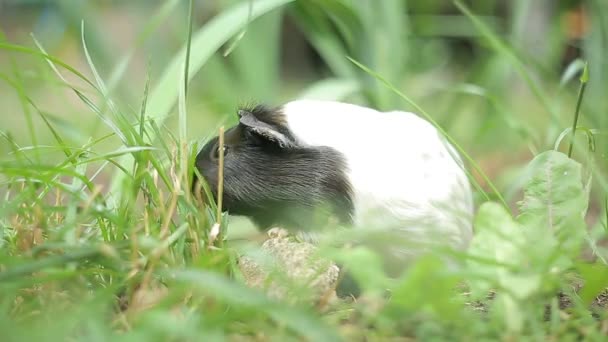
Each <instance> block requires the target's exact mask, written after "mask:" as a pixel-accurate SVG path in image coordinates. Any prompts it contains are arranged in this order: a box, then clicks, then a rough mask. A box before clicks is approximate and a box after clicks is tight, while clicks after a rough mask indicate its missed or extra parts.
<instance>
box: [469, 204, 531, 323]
mask: <svg viewBox="0 0 608 342" xmlns="http://www.w3.org/2000/svg"><path fill="white" fill-rule="evenodd" d="M475 228H476V234H475V236H474V238H473V241H472V242H471V246H470V249H469V254H470V256H471V257H472V258H471V259H470V260H469V262H468V266H469V269H470V271H471V272H472V273H473V274H476V275H477V277H476V278H474V279H472V280H471V281H470V282H469V285H470V287H471V291H472V294H473V297H477V298H479V297H484V296H486V295H487V293H488V291H489V290H491V289H495V290H497V292H498V294H499V296H498V298H497V301H496V302H495V304H494V305H495V308H494V309H495V312H494V313H495V314H496V315H498V317H499V318H502V319H503V320H504V324H505V325H506V326H507V328H508V329H509V330H510V331H512V332H518V331H520V330H521V329H522V326H523V323H524V322H523V317H522V316H521V312H522V310H523V306H524V305H525V301H526V300H527V299H529V298H531V297H532V296H533V295H534V294H536V293H538V292H539V291H540V290H541V286H542V277H541V274H540V273H539V272H531V270H530V266H529V264H530V260H529V256H528V255H527V251H528V250H529V248H528V247H529V246H528V241H527V237H526V234H525V232H524V227H523V226H521V225H520V224H519V223H517V222H516V221H515V220H514V219H513V218H512V217H511V214H509V213H508V212H507V210H506V209H505V208H504V207H503V206H501V205H499V204H498V203H493V202H486V203H484V204H482V206H481V207H480V208H479V212H478V214H477V217H476V220H475Z"/></svg>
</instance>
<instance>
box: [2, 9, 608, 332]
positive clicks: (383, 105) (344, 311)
mask: <svg viewBox="0 0 608 342" xmlns="http://www.w3.org/2000/svg"><path fill="white" fill-rule="evenodd" d="M192 5H193V7H191V8H190V7H189V3H188V2H179V1H154V2H143V1H139V2H137V1H134V2H130V3H129V4H118V3H110V2H95V1H89V2H80V3H79V4H78V5H76V6H74V4H72V3H71V2H70V1H58V2H45V1H27V2H25V1H5V2H4V3H0V8H1V10H0V28H1V32H0V33H1V34H0V94H2V96H1V97H0V104H1V105H2V108H3V111H4V113H5V114H3V116H2V118H1V119H0V120H2V121H1V125H0V153H1V156H2V157H0V198H2V200H0V203H1V204H0V308H1V310H0V329H1V330H2V331H3V339H6V340H30V339H34V338H37V339H44V340H65V339H66V337H67V336H69V337H70V338H73V339H78V340H80V339H83V340H84V339H87V340H88V339H93V338H94V339H100V340H106V339H119V340H129V341H131V340H146V341H149V340H163V341H164V340H173V339H184V340H197V339H200V337H201V336H205V338H206V339H210V340H223V339H226V338H229V337H230V338H233V339H236V338H239V337H240V338H243V339H254V338H255V339H258V340H271V339H274V340H295V339H300V338H303V339H308V340H315V341H316V340H319V341H322V340H338V339H341V338H342V339H345V340H349V339H360V338H361V336H366V337H367V338H368V339H369V340H385V339H387V338H390V337H395V336H406V337H415V338H418V339H427V338H440V339H450V340H452V339H477V338H485V339H520V338H529V339H572V338H579V339H580V338H583V339H589V340H598V339H599V340H601V338H602V337H601V335H602V334H604V335H605V334H606V333H607V332H606V331H605V326H606V322H607V321H606V319H608V317H607V316H606V312H605V308H603V309H601V308H600V309H597V308H596V309H591V310H590V309H589V308H588V304H589V303H590V302H591V301H592V298H594V297H595V296H596V295H597V294H598V293H599V292H601V291H602V290H603V289H605V288H606V286H608V277H607V276H606V274H608V273H606V265H605V262H604V260H606V258H607V257H608V255H607V251H606V248H605V247H604V244H603V241H604V240H605V238H606V232H607V231H608V230H606V227H608V222H605V221H606V219H608V211H607V210H608V208H606V207H605V203H606V202H605V199H606V196H607V193H608V186H607V184H608V181H607V179H608V157H607V153H608V142H607V140H606V139H607V137H608V119H607V118H608V117H607V116H606V111H607V110H608V98H607V97H606V96H605V95H604V94H605V92H606V89H608V65H607V64H606V60H608V58H607V57H608V56H606V53H607V51H608V49H607V46H608V5H607V4H606V3H605V1H602V0H587V1H559V2H551V1H538V2H530V1H525V0H516V1H511V2H502V1H494V0H490V1H481V0H477V1H467V2H466V5H465V4H464V2H463V3H461V2H458V1H457V2H455V3H449V2H444V1H425V2H414V1H400V0H387V1H382V2H377V1H373V0H360V1H356V2H354V1H346V0H328V1H321V0H310V1H290V0H264V1H254V2H250V1H236V0H222V1H194V2H192ZM2 6H4V7H2ZM189 23H192V35H191V36H190V35H189V30H190V28H189ZM30 32H31V33H33V37H34V38H35V39H36V41H34V39H32V36H31V35H30ZM186 47H190V49H189V51H190V54H189V56H190V57H189V61H188V62H185V61H186V60H187V58H186V56H187V54H186V50H187V49H186ZM226 54H227V56H226ZM347 57H351V58H352V59H353V60H356V61H358V62H360V63H361V64H362V65H363V66H364V67H365V68H367V72H366V70H365V68H363V69H361V68H359V67H358V66H357V65H355V64H353V63H352V62H351V61H350V60H349V59H348V58H347ZM583 61H586V62H588V65H589V77H590V78H589V84H588V86H587V91H586V93H585V96H584V98H583V100H582V103H581V111H580V119H579V125H578V126H579V129H583V130H585V131H586V132H594V133H593V134H594V140H593V141H594V142H595V144H594V147H595V150H593V151H591V150H590V148H589V144H588V143H587V141H586V140H585V139H586V138H585V136H584V134H577V137H576V140H575V145H574V146H575V150H574V159H575V160H577V161H579V162H580V163H577V162H576V161H570V160H566V159H564V158H562V157H563V156H562V155H559V154H551V153H548V152H545V151H547V150H550V149H553V146H554V145H555V143H556V140H559V139H561V138H560V135H561V136H562V137H568V135H567V134H568V132H567V131H566V130H567V129H570V131H572V128H571V127H570V126H571V125H572V120H573V116H574V110H575V105H576V100H577V89H578V86H579V84H578V82H577V80H578V76H579V74H580V72H581V71H582V68H581V65H582V64H583ZM374 74H376V75H377V76H379V77H374ZM384 81H387V82H389V83H390V85H392V86H394V89H391V87H390V86H389V87H387V86H386V84H385V82H384ZM186 88H187V89H186ZM399 93H401V94H399ZM402 95H406V97H407V98H409V99H413V101H407V102H404V101H403V100H402V98H403V97H404V96H402ZM294 97H309V98H311V97H312V98H325V99H338V100H346V101H350V102H354V103H360V104H365V105H369V106H373V107H376V108H380V109H392V108H400V109H405V110H414V109H416V111H417V112H419V109H420V108H422V109H424V111H425V112H426V113H428V114H429V115H430V116H431V117H432V118H433V119H434V120H435V121H436V122H437V124H438V125H440V126H441V127H443V128H444V129H445V131H446V132H447V133H448V134H449V135H450V136H451V137H452V138H453V139H454V141H456V142H457V143H458V144H459V145H460V146H461V147H462V148H463V150H464V151H465V152H466V154H468V155H470V156H471V158H472V160H474V161H475V162H476V163H477V164H478V165H479V166H480V171H479V172H475V173H473V177H475V180H476V181H477V182H478V183H479V186H480V191H478V192H477V198H476V201H477V203H478V204H480V205H481V204H482V202H486V198H485V197H484V196H482V195H483V191H488V190H489V189H490V188H491V184H494V185H495V187H496V191H495V194H494V195H491V196H490V198H489V199H490V200H498V199H500V198H503V197H504V199H505V200H506V201H507V204H508V205H509V206H510V207H511V211H510V212H508V211H507V210H504V209H497V208H496V207H493V206H492V204H488V203H485V204H483V205H482V208H483V210H481V213H480V214H479V216H478V218H477V220H478V228H479V229H481V231H483V233H482V234H480V236H481V237H479V240H478V241H477V242H476V243H477V245H476V246H478V248H477V249H474V250H473V251H471V252H470V253H471V254H470V255H469V254H467V255H461V256H459V258H461V259H462V261H465V262H468V266H467V267H465V268H464V269H463V270H462V271H461V272H455V273H452V272H446V270H445V268H444V266H443V265H442V263H441V262H439V261H438V260H437V259H435V258H433V257H432V256H430V257H429V258H425V259H423V260H421V261H420V262H419V263H417V264H416V265H414V267H413V268H412V269H411V270H410V271H409V272H408V273H407V274H405V275H404V276H403V277H401V278H399V279H396V280H393V281H392V282H388V281H385V280H386V279H384V277H385V275H384V274H383V273H382V272H381V271H380V270H377V269H376V268H377V267H376V263H375V259H374V256H373V255H370V254H369V253H367V252H366V251H363V250H357V251H354V252H352V253H351V254H348V253H349V252H348V251H343V250H340V251H334V252H333V253H335V255H336V257H337V258H338V259H341V260H347V261H348V260H350V261H351V262H352V263H353V264H354V265H355V266H356V265H361V267H362V268H363V269H362V270H361V272H360V273H359V275H358V276H360V277H362V278H363V279H364V280H365V279H368V280H369V281H368V282H366V286H365V289H366V293H367V294H368V295H369V297H364V298H363V299H361V300H360V301H359V302H355V303H341V304H339V305H338V306H337V307H333V308H331V309H329V310H328V311H326V312H324V313H323V314H322V315H320V314H318V313H316V312H314V311H313V309H312V308H311V306H310V305H306V304H307V303H300V304H296V305H288V304H286V303H283V302H277V301H274V300H271V299H269V298H267V297H265V296H264V295H263V294H261V293H259V292H257V291H255V290H252V289H249V288H246V287H245V286H244V285H243V284H242V283H241V282H240V280H239V279H238V276H237V274H238V269H237V267H236V265H235V258H236V256H237V255H238V254H239V253H240V252H242V251H244V250H246V249H247V248H251V247H252V246H251V243H244V242H243V241H239V240H238V238H239V237H242V236H244V237H247V238H251V236H252V235H254V232H253V231H252V229H251V226H250V224H249V223H248V222H246V221H244V220H242V219H232V218H230V222H228V219H229V218H228V217H227V216H223V217H222V218H221V219H220V221H221V222H222V233H223V234H227V238H228V240H227V241H226V244H225V245H223V246H222V248H215V246H210V245H209V243H208V242H209V239H208V236H207V234H208V232H209V229H210V227H211V225H212V223H213V222H215V221H216V219H217V218H216V217H215V216H216V215H215V214H214V210H213V203H210V204H209V207H205V206H203V205H201V203H199V202H197V201H195V200H194V198H193V197H192V196H191V195H190V193H189V189H190V187H189V182H190V181H191V179H190V177H191V175H192V170H193V157H194V155H195V153H196V150H197V148H198V147H200V143H202V142H203V141H204V140H205V139H206V138H208V137H210V136H211V135H214V134H216V131H217V129H216V128H217V127H218V126H219V125H220V124H222V123H224V124H231V123H234V120H235V118H234V110H235V108H236V106H238V105H239V104H241V103H243V102H248V101H261V102H269V103H274V104H278V103H281V102H283V101H285V100H288V99H292V98H294ZM564 134H565V135H564ZM568 140H569V139H566V140H565V141H568ZM558 145H559V146H558V149H559V150H561V151H566V150H567V148H568V147H567V145H568V144H561V145H560V144H558ZM542 152H545V153H542ZM543 158H546V159H543ZM532 160H534V162H533V163H532V164H531V166H527V164H528V162H530V161H532ZM545 160H549V161H550V162H555V163H556V164H557V165H559V166H560V167H564V168H567V169H568V170H571V171H573V172H574V173H575V174H577V175H578V172H579V170H580V177H578V178H581V179H574V178H567V177H562V176H560V174H559V172H558V171H559V169H554V168H552V166H548V165H549V164H550V165H554V164H551V163H548V164H544V163H543V161H545ZM129 161H130V162H129ZM533 166H534V167H533ZM543 172H544V173H543ZM482 173H485V174H486V175H487V178H484V177H482V175H481V174H482ZM546 174H551V175H554V178H552V180H554V182H545V181H546V179H545V178H543V176H542V175H546ZM589 174H592V175H593V177H592V178H591V181H590V183H587V182H588V180H589V179H590V178H588V175H589ZM562 184H563V185H564V186H565V185H566V184H567V185H568V189H571V190H572V189H575V190H576V194H577V196H579V197H580V200H577V199H578V198H579V197H577V199H573V198H572V196H570V197H569V195H568V193H567V192H566V193H564V192H562V191H564V190H563V188H561V187H560V185H562ZM525 189H527V191H528V192H524V190H525ZM539 189H540V190H539ZM587 192H589V193H590V194H591V196H590V199H589V203H587V202H586V199H583V197H585V194H586V193H587ZM524 193H525V194H526V196H527V197H523V196H524ZM531 193H533V194H532V195H531ZM564 194H565V195H564ZM111 195H113V196H111ZM530 196H532V197H530ZM534 196H538V198H540V199H542V201H541V202H542V203H546V204H547V205H549V204H555V205H556V206H557V205H562V207H561V208H563V209H562V210H561V211H557V212H556V213H550V214H548V215H549V216H548V217H547V216H544V215H545V214H547V212H548V211H547V210H546V208H545V207H537V208H536V209H537V211H536V212H535V214H534V215H533V216H532V219H530V216H529V215H528V216H527V217H528V218H527V219H522V218H513V217H516V216H517V215H516V214H519V213H522V212H524V213H525V212H526V208H528V209H529V207H526V205H529V204H530V203H534V202H533V200H534ZM560 196H563V197H560ZM522 198H524V199H525V201H524V202H522V203H524V205H523V206H518V205H517V202H518V201H519V200H521V199H522ZM585 198H586V197H585ZM564 203H566V204H564ZM587 204H588V207H589V210H588V212H587ZM583 207H584V208H583ZM502 210H504V211H502ZM568 210H572V212H575V214H573V215H572V217H568V218H563V217H561V216H559V215H561V213H562V212H564V213H565V212H568ZM549 212H550V211H549ZM579 213H582V215H585V214H586V216H584V218H586V220H585V222H582V217H583V216H581V220H578V216H576V215H578V214H579ZM555 215H558V216H555ZM524 216H525V215H524ZM573 217H574V218H573ZM552 219H560V222H565V223H563V224H560V225H558V226H557V228H558V229H557V228H556V229H557V230H560V231H562V232H564V233H560V234H565V235H560V234H557V233H556V234H555V235H553V234H551V233H548V232H547V231H546V230H544V228H540V227H541V226H543V224H545V223H546V222H547V221H551V220H552ZM562 219H563V220H564V221H561V220H562ZM555 222H557V221H555ZM522 226H525V228H526V229H525V232H527V233H526V234H524V233H521V230H519V229H520V227H522ZM585 227H588V230H589V233H588V235H586V236H585V237H584V238H582V237H581V236H580V235H577V233H580V232H582V229H583V228H585ZM501 234H507V237H509V238H508V239H507V242H505V241H503V240H502V239H504V237H505V236H504V235H501ZM564 237H571V239H570V240H571V241H570V242H572V244H574V245H576V246H575V247H578V246H579V244H580V245H584V246H585V248H586V250H590V251H591V255H592V256H593V259H592V260H593V261H592V262H589V261H588V260H587V259H582V258H580V257H579V256H578V254H577V253H576V252H575V251H573V250H571V249H568V250H565V249H562V248H561V247H562V245H561V244H563V243H564V242H563V241H562V240H563V238H564ZM583 240H584V242H583ZM512 245H513V246H512ZM479 246H481V247H479ZM484 246H485V247H486V248H489V247H488V246H496V247H495V248H493V249H492V248H490V250H487V249H484ZM539 246H542V247H543V248H540V247H539ZM570 246H571V245H570ZM502 249H504V251H505V252H504V253H505V254H503V255H494V254H493V253H494V252H495V251H500V250H502ZM574 250H576V248H574ZM509 253H511V254H509ZM509 255H510V256H511V257H509ZM363 265H365V266H366V267H363ZM505 265H507V266H505ZM555 265H557V266H555ZM564 265H569V266H564ZM556 270H557V271H556ZM555 272H557V273H555ZM235 277H236V278H235ZM572 278H575V279H579V280H580V279H583V280H584V283H585V287H584V288H583V292H582V294H581V297H582V299H581V298H578V297H577V296H575V295H572V296H571V297H572V299H571V300H572V302H573V305H572V306H571V307H570V309H567V310H566V309H562V310H558V309H557V306H559V304H560V303H559V300H558V299H557V298H558V297H556V292H557V291H558V290H562V291H566V292H568V291H570V290H569V289H571V285H572V282H571V281H570V280H571V279H572ZM462 282H465V283H467V284H468V285H471V286H472V288H473V290H474V291H473V292H474V295H475V296H477V297H479V298H475V299H479V301H480V302H481V303H483V305H484V307H485V309H484V310H487V312H485V311H484V312H482V313H480V312H477V311H475V308H476V306H475V305H473V304H472V303H473V301H472V299H471V298H468V297H467V296H463V295H462V291H460V292H459V291H454V287H455V286H456V284H460V283H462ZM386 284H392V285H391V286H393V288H392V290H393V292H392V293H393V296H392V299H391V301H386V300H385V299H384V298H379V297H377V296H376V294H377V293H381V292H382V290H384V287H385V286H386ZM488 284H489V285H490V287H489V288H493V289H498V290H500V291H502V292H500V293H499V294H498V295H497V299H496V300H495V301H494V302H492V301H487V300H485V299H484V298H481V297H483V296H484V293H485V292H484V291H485V290H487V289H488V287H487V286H488ZM480 288H481V289H483V290H484V291H481V290H479V289H480ZM168 289H170V291H169V290H168ZM141 298H149V301H148V302H147V303H146V302H145V301H142V300H141ZM545 307H550V308H552V310H550V311H551V312H550V315H549V317H545V314H544V313H545V311H544V310H545ZM480 315H481V316H480Z"/></svg>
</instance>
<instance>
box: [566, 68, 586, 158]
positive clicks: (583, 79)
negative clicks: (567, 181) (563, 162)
mask: <svg viewBox="0 0 608 342" xmlns="http://www.w3.org/2000/svg"><path fill="white" fill-rule="evenodd" d="M588 81H589V69H588V68H587V62H585V67H584V68H583V74H582V75H581V78H580V82H581V87H580V89H579V91H578V99H577V101H576V110H575V112H574V122H573V123H572V137H571V139H570V147H569V148H568V158H571V157H572V148H573V147H574V136H575V135H576V125H577V124H578V116H579V112H580V109H581V103H582V102H583V95H584V94H585V88H586V87H587V82H588Z"/></svg>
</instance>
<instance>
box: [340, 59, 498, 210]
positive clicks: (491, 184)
mask: <svg viewBox="0 0 608 342" xmlns="http://www.w3.org/2000/svg"><path fill="white" fill-rule="evenodd" d="M347 58H348V59H349V60H350V61H351V62H353V64H355V65H356V66H357V67H359V68H361V69H362V70H363V71H365V72H366V73H369V74H370V75H372V76H373V77H375V78H376V79H378V80H379V81H380V82H382V83H383V84H384V85H385V86H386V87H387V88H388V89H390V90H391V91H393V92H395V94H397V95H399V97H401V98H402V99H403V100H405V101H406V102H407V103H408V104H410V105H411V106H412V107H414V109H416V110H417V111H418V112H419V113H420V114H422V115H423V116H424V117H425V118H426V119H427V120H429V122H431V123H432V124H433V126H435V127H436V128H437V130H438V131H439V132H440V133H441V134H442V135H443V136H444V137H445V138H446V139H447V140H448V141H449V142H450V143H451V144H452V145H454V147H455V148H456V149H457V150H458V152H459V153H461V154H462V156H464V157H465V159H466V160H467V161H468V162H469V163H470V164H471V166H472V167H473V168H474V169H475V171H477V172H478V173H479V175H480V176H481V177H482V178H483V179H484V181H486V183H487V184H488V186H489V187H490V188H491V189H492V192H493V193H494V195H495V196H496V198H498V200H500V202H501V203H502V204H503V205H504V206H505V208H509V205H508V204H507V202H506V201H505V199H504V198H503V196H502V195H501V193H500V191H498V189H497V188H496V186H495V185H494V183H493V182H492V181H491V180H490V178H489V177H488V176H487V175H486V174H485V172H483V170H481V168H480V167H479V165H477V163H476V162H475V160H474V159H473V158H472V157H471V156H470V155H469V154H468V153H467V152H466V151H465V150H464V149H463V148H462V147H461V146H460V145H459V144H458V142H456V141H455V140H454V139H453V138H452V137H451V136H450V135H449V134H448V133H447V132H446V131H445V130H444V129H443V128H442V127H441V126H440V125H439V124H438V123H437V122H436V121H435V119H433V117H432V116H430V115H429V114H428V113H427V112H426V111H425V110H424V109H422V108H421V107H420V106H419V105H417V104H416V103H415V102H414V101H412V100H411V99H410V98H409V97H407V96H406V95H405V94H403V93H402V92H401V91H400V90H399V89H397V88H396V87H395V86H394V85H393V84H391V83H390V82H389V81H387V80H386V79H385V78H383V77H382V76H380V75H378V73H376V72H375V71H373V70H371V69H369V68H368V67H366V66H365V65H363V64H361V63H359V62H358V61H355V60H354V59H352V58H350V57H347ZM464 171H465V172H467V174H469V172H468V171H467V170H466V169H465V170H464ZM469 178H471V181H472V182H473V183H474V184H475V185H476V187H477V188H478V189H480V190H481V186H480V185H479V183H478V182H477V181H476V180H475V179H474V178H473V177H469ZM482 193H483V195H484V196H485V197H486V199H488V200H490V197H489V196H488V195H487V194H486V193H485V191H482Z"/></svg>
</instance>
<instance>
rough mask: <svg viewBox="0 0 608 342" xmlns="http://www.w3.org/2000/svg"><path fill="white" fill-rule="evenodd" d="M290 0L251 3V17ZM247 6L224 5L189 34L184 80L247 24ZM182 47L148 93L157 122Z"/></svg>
mask: <svg viewBox="0 0 608 342" xmlns="http://www.w3.org/2000/svg"><path fill="white" fill-rule="evenodd" d="M292 1H294V0H259V1H257V2H256V3H255V6H254V7H253V11H252V14H251V18H252V20H255V19H256V18H258V17H259V16H261V15H263V14H265V13H267V12H269V11H272V10H274V9H276V8H278V7H280V6H283V5H285V4H287V3H290V2H292ZM248 6H249V5H248V4H247V3H240V4H238V5H236V6H234V7H231V8H229V9H227V10H226V11H224V12H222V13H221V14H220V15H218V16H216V17H215V18H213V19H211V20H210V21H209V22H208V23H207V24H206V25H205V26H203V27H202V28H201V29H199V30H198V31H197V32H196V33H195V34H194V35H193V36H192V43H191V46H192V48H191V49H192V56H191V64H190V68H189V74H188V77H187V81H189V80H190V79H192V78H193V77H194V76H195V75H196V74H197V73H198V71H199V70H200V69H201V68H202V67H203V65H204V64H205V63H206V62H207V60H208V59H209V58H210V57H211V56H212V55H213V54H214V53H215V52H216V51H217V50H218V49H219V48H220V47H221V46H222V44H224V43H226V42H227V41H228V39H230V37H232V36H233V35H234V34H236V33H237V32H239V30H240V29H242V28H243V26H244V25H246V24H247V17H248ZM185 50H186V47H182V49H180V51H179V52H178V53H177V54H176V55H175V57H173V59H172V61H171V63H170V64H169V66H168V67H167V68H166V69H165V70H164V72H163V75H162V77H161V79H160V81H159V82H158V84H157V85H156V86H155V87H154V88H153V89H152V92H151V93H150V103H149V104H148V107H149V108H154V112H153V113H150V118H151V119H153V120H155V121H156V122H158V123H160V124H162V123H163V122H164V121H165V120H166V119H167V117H168V116H169V114H170V112H171V109H172V108H173V106H174V105H175V103H176V101H177V98H178V95H179V87H176V85H177V84H179V83H180V77H181V75H182V72H181V70H182V67H183V58H184V54H185ZM152 137H153V136H152ZM132 162H133V159H132V157H127V158H124V159H122V160H121V161H120V163H121V164H123V165H124V164H127V163H129V164H130V163H132ZM122 177H123V176H122V175H120V174H117V175H116V177H114V178H113V181H112V185H111V191H112V193H115V194H120V193H121V192H122V191H121V190H120V187H121V185H122Z"/></svg>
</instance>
